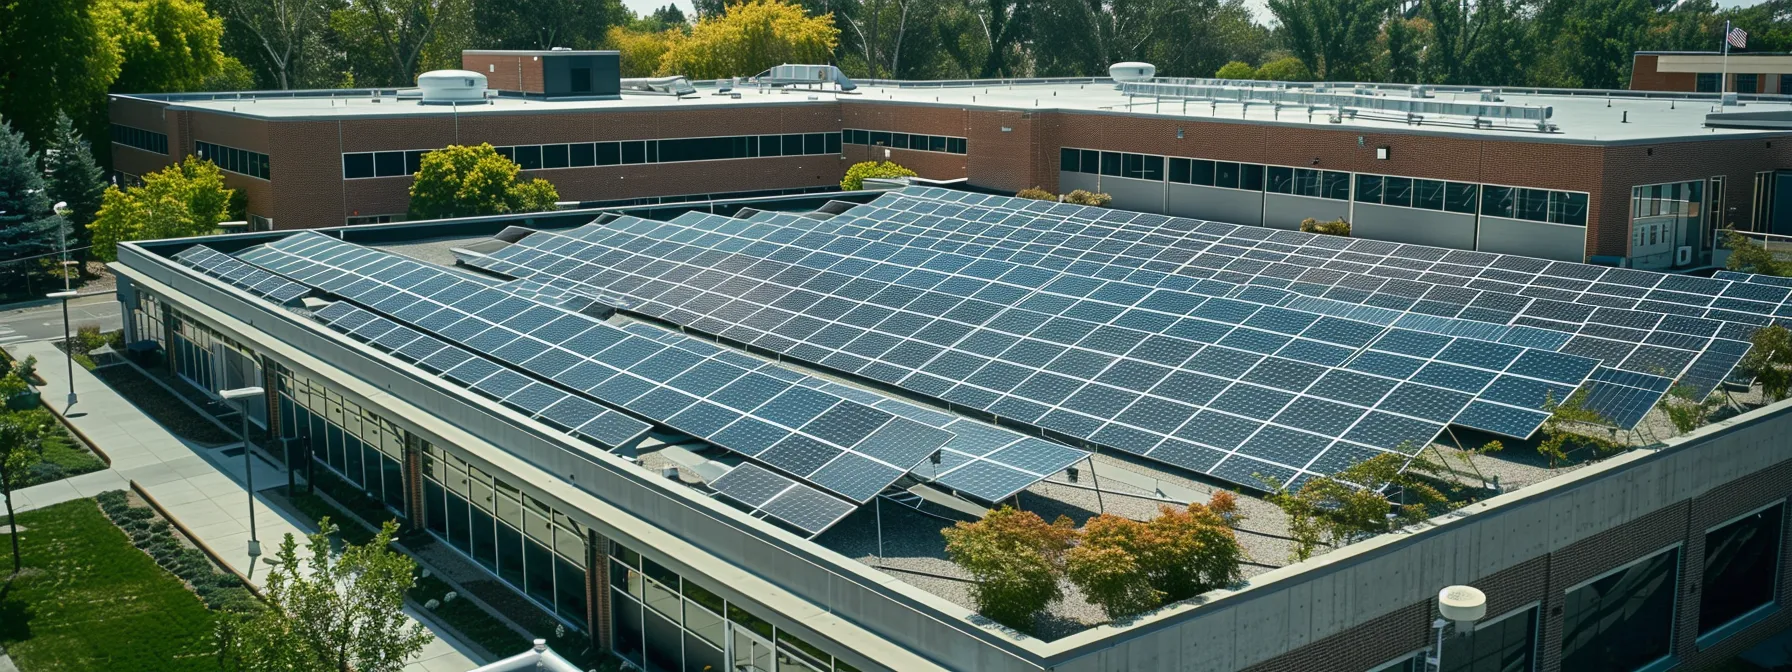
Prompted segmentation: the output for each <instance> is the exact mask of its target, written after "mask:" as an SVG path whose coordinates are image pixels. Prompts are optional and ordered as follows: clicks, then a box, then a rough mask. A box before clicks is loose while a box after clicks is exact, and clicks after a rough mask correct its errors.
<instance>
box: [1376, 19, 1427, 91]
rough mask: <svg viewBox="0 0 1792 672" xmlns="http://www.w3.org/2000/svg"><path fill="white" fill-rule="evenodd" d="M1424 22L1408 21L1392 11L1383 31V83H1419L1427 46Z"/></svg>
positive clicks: (1381, 61)
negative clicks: (1421, 56)
mask: <svg viewBox="0 0 1792 672" xmlns="http://www.w3.org/2000/svg"><path fill="white" fill-rule="evenodd" d="M1423 23H1424V22H1423V21H1421V20H1417V19H1414V20H1408V19H1406V18H1405V17H1402V16H1401V15H1400V14H1399V12H1391V13H1390V14H1389V16H1388V21H1387V25H1386V26H1385V27H1383V28H1382V30H1381V43H1382V53H1381V58H1380V59H1379V60H1380V66H1381V78H1382V80H1383V81H1389V82H1402V83H1411V82H1417V81H1419V77H1420V74H1419V66H1420V65H1421V62H1420V58H1419V56H1420V54H1421V53H1424V51H1425V47H1426V46H1427V45H1425V44H1424V42H1425V30H1424V27H1423V26H1422V25H1415V24H1423Z"/></svg>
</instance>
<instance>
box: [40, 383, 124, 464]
mask: <svg viewBox="0 0 1792 672" xmlns="http://www.w3.org/2000/svg"><path fill="white" fill-rule="evenodd" d="M38 403H39V404H42V405H43V408H44V410H46V411H49V412H50V415H52V416H55V418H56V420H57V421H58V422H61V423H62V426H63V427H65V428H67V429H68V433H69V434H71V435H73V436H74V437H75V440H77V441H80V442H81V443H82V444H83V445H85V446H87V450H89V451H92V452H93V454H95V455H98V456H100V461H102V462H105V463H106V468H107V469H111V468H112V456H111V455H107V454H106V451H104V450H101V449H100V444H98V443H96V442H95V441H94V440H93V439H91V438H88V436H87V434H86V433H84V432H82V431H81V429H80V428H79V427H76V426H75V423H72V422H69V421H68V416H65V415H63V414H62V413H61V412H59V411H57V410H56V408H55V407H53V406H51V405H49V404H45V403H43V400H42V399H41V398H40V399H38Z"/></svg>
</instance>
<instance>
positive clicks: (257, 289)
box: [174, 245, 311, 303]
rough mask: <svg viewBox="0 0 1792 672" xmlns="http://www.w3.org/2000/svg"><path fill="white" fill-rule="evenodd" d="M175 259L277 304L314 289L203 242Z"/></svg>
mask: <svg viewBox="0 0 1792 672" xmlns="http://www.w3.org/2000/svg"><path fill="white" fill-rule="evenodd" d="M174 260H175V261H179V262H180V263H183V264H186V265H187V266H189V267H192V268H193V269H195V270H198V271H199V272H201V273H204V274H206V275H209V276H212V277H214V278H218V279H220V280H223V281H225V282H228V283H230V284H232V285H236V286H237V287H239V288H242V289H243V290H245V291H248V292H249V293H251V294H254V295H256V296H260V297H262V298H265V299H268V300H271V301H273V302H275V303H287V302H290V301H296V300H298V299H300V298H304V296H305V295H306V294H309V293H310V292H311V290H310V289H309V288H307V287H305V286H304V285H301V284H299V283H296V282H293V281H291V280H287V279H286V278H282V277H280V276H278V275H274V274H273V273H269V272H267V271H264V270H261V269H259V268H256V267H254V266H250V265H248V264H245V263H243V262H241V261H237V259H236V258H235V257H232V256H230V255H228V254H224V253H223V252H219V251H217V250H214V249H212V248H209V247H206V246H204V245H194V246H192V247H189V248H187V249H185V250H181V251H180V252H179V253H178V254H175V255H174Z"/></svg>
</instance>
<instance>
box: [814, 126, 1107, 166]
mask: <svg viewBox="0 0 1792 672" xmlns="http://www.w3.org/2000/svg"><path fill="white" fill-rule="evenodd" d="M844 140H845V142H846V144H849V145H870V146H872V147H879V146H883V147H891V148H894V149H912V150H916V151H922V152H942V153H947V154H964V153H965V152H966V146H967V142H966V141H965V139H964V138H957V137H950V136H941V135H921V134H919V133H898V132H893V131H864V130H857V129H853V130H848V131H845V132H844ZM1058 151H1059V155H1058V156H1059V166H1060V168H1062V169H1063V170H1064V171H1065V172H1072V173H1075V172H1084V173H1093V172H1095V171H1094V170H1093V169H1092V168H1090V167H1088V166H1082V165H1081V163H1082V162H1081V161H1078V162H1076V163H1077V165H1079V166H1081V169H1080V170H1075V169H1070V168H1063V166H1066V165H1071V164H1068V163H1065V161H1064V159H1067V158H1069V155H1068V154H1067V152H1070V151H1073V150H1070V149H1060V150H1058ZM811 153H814V152H811ZM834 153H838V150H835V151H834Z"/></svg>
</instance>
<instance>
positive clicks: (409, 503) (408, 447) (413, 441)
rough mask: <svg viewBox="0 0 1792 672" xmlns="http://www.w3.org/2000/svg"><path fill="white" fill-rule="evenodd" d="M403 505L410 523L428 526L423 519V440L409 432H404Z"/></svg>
mask: <svg viewBox="0 0 1792 672" xmlns="http://www.w3.org/2000/svg"><path fill="white" fill-rule="evenodd" d="M404 505H405V508H406V511H405V517H406V518H408V519H410V522H411V524H413V525H416V526H417V527H418V528H419V529H423V528H427V527H429V521H426V520H424V519H423V512H424V508H423V440H422V439H419V438H417V435H416V434H412V433H410V432H405V433H404Z"/></svg>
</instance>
